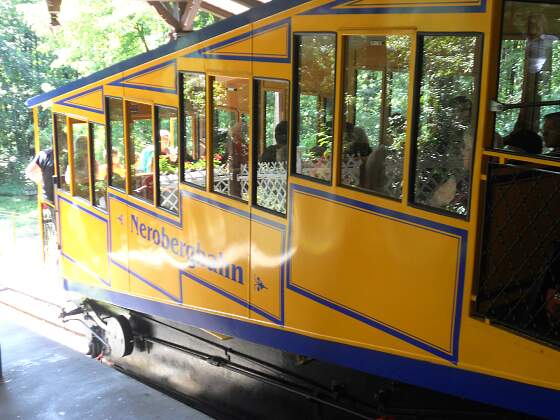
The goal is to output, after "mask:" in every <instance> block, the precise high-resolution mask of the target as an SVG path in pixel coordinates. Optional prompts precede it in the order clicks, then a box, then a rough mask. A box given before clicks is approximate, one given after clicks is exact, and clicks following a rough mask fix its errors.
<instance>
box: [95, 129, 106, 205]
mask: <svg viewBox="0 0 560 420" xmlns="http://www.w3.org/2000/svg"><path fill="white" fill-rule="evenodd" d="M91 134H92V137H91V141H92V144H93V145H92V149H93V159H94V161H93V162H94V176H95V178H94V179H95V180H94V184H93V185H94V190H93V202H94V204H95V205H96V206H97V207H99V208H102V209H106V208H107V161H108V159H107V147H106V144H105V139H106V133H105V126H104V125H101V124H92V131H91Z"/></svg>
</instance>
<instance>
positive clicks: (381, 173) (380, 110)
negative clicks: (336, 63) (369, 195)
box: [341, 36, 410, 198]
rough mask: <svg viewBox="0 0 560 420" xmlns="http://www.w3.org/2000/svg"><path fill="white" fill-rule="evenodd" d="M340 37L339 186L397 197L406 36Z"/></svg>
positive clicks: (403, 129) (403, 130) (405, 94)
mask: <svg viewBox="0 0 560 420" xmlns="http://www.w3.org/2000/svg"><path fill="white" fill-rule="evenodd" d="M344 41H345V61H344V125H343V127H342V159H341V174H342V184H343V185H347V186H352V187H360V188H364V189H368V190H371V191H375V192H377V193H380V194H383V195H388V196H390V197H394V198H400V197H401V194H402V174H403V172H402V162H403V154H404V143H405V137H406V115H407V112H408V61H409V51H410V39H409V37H406V36H387V37H384V36H348V37H345V40H344Z"/></svg>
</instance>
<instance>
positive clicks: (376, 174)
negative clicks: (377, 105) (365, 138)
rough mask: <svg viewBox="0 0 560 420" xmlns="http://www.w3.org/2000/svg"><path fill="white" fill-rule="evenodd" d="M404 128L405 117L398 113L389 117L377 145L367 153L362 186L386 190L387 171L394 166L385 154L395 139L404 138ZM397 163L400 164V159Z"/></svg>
mask: <svg viewBox="0 0 560 420" xmlns="http://www.w3.org/2000/svg"><path fill="white" fill-rule="evenodd" d="M405 129H406V118H405V117H403V116H402V115H401V114H399V113H395V114H393V115H391V116H390V117H389V125H388V127H387V131H386V133H384V135H382V136H381V139H380V141H379V145H378V146H377V147H375V148H374V149H373V150H372V152H371V153H370V154H369V155H368V157H367V159H366V163H365V166H364V172H365V174H364V179H363V182H362V183H361V184H362V186H363V187H364V188H367V189H369V190H373V191H377V192H387V191H385V188H386V187H387V182H388V179H389V173H390V172H392V171H393V170H394V169H395V168H391V167H389V162H387V156H388V155H389V153H391V150H392V146H393V145H394V143H395V141H399V139H402V138H404V137H403V136H404V134H405ZM397 160H398V164H400V159H397Z"/></svg>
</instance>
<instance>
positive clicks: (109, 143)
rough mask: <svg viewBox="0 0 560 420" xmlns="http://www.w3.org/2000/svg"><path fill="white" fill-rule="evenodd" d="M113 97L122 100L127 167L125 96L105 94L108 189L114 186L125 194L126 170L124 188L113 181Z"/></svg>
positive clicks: (126, 189)
mask: <svg viewBox="0 0 560 420" xmlns="http://www.w3.org/2000/svg"><path fill="white" fill-rule="evenodd" d="M111 99H117V100H119V101H121V112H122V116H123V118H122V123H123V149H124V156H123V158H124V165H125V167H126V168H127V167H128V166H127V155H128V151H127V140H126V128H125V125H126V123H125V108H124V106H125V105H124V104H125V98H123V97H119V96H110V95H107V96H105V136H106V138H107V140H106V142H105V144H106V145H107V189H109V188H114V189H115V190H117V191H120V192H122V193H124V194H128V179H127V178H128V176H127V175H126V172H125V179H124V189H122V188H121V187H118V186H115V185H113V184H112V183H111V181H112V179H113V142H112V141H111V110H110V107H109V102H110V100H111Z"/></svg>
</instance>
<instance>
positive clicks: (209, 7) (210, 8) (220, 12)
mask: <svg viewBox="0 0 560 420" xmlns="http://www.w3.org/2000/svg"><path fill="white" fill-rule="evenodd" d="M200 8H201V9H202V10H206V11H207V12H209V13H212V14H213V15H216V16H218V17H221V18H223V19H226V18H228V17H231V16H233V13H231V12H228V11H227V10H225V9H222V8H220V7H216V6H214V5H213V4H210V3H207V2H205V1H202V2H201V3H200Z"/></svg>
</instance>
